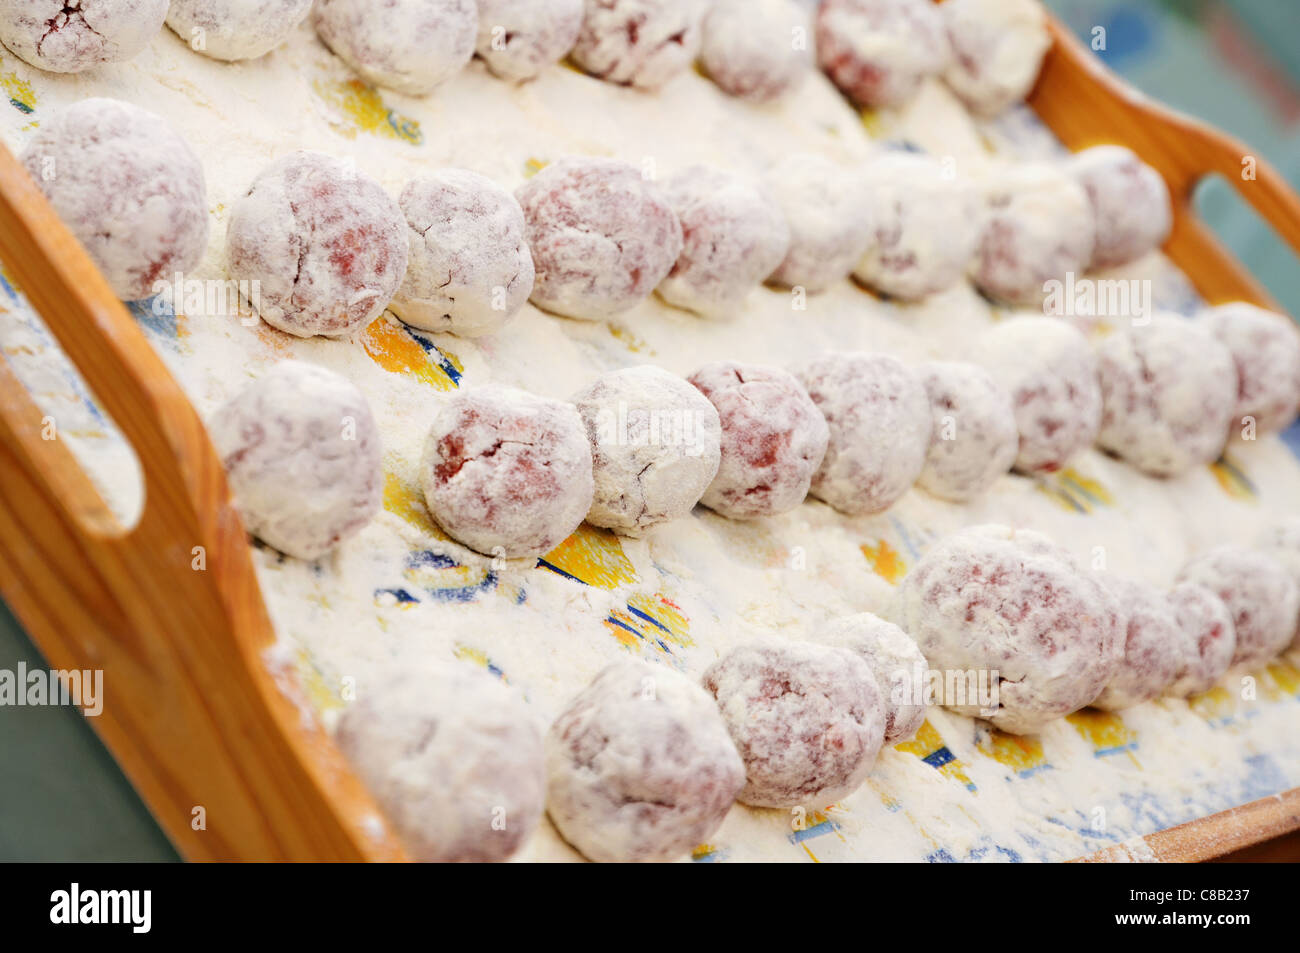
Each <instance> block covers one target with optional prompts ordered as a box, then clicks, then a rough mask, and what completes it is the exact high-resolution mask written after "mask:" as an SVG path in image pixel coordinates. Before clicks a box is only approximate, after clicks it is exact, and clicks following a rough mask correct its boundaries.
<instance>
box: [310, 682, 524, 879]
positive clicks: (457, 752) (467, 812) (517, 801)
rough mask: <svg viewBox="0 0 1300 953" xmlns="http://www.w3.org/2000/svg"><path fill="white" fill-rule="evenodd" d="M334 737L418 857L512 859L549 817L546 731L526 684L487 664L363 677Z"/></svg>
mask: <svg viewBox="0 0 1300 953" xmlns="http://www.w3.org/2000/svg"><path fill="white" fill-rule="evenodd" d="M335 736H336V738H337V739H338V743H339V748H340V749H342V751H343V753H344V755H346V756H347V758H348V760H349V761H351V762H352V765H353V767H355V768H356V771H357V774H358V775H359V776H360V777H361V780H362V781H363V782H364V783H365V785H366V787H367V788H368V789H369V790H370V793H371V794H372V795H373V796H374V798H375V800H376V801H378V802H379V806H380V808H382V810H383V812H384V814H385V815H386V816H387V818H388V819H389V821H390V822H391V823H392V825H393V827H394V828H395V829H396V831H397V835H398V836H399V837H400V838H401V839H402V842H403V843H404V844H405V846H406V848H407V850H408V851H409V852H410V854H411V856H412V857H413V858H414V859H415V860H417V861H422V862H425V863H452V862H471V863H473V862H478V863H482V862H488V861H499V860H505V859H507V858H508V857H509V856H510V855H511V854H513V853H514V852H515V851H517V850H518V849H519V848H520V847H521V846H522V845H523V843H524V842H525V841H526V840H528V838H529V836H530V835H531V834H532V832H533V831H534V830H536V828H537V824H538V822H539V821H540V820H541V817H542V809H543V805H544V800H545V792H546V771H545V763H544V752H543V747H542V736H541V732H539V731H538V730H537V725H536V723H535V722H534V719H533V715H532V713H531V712H530V711H529V710H528V705H527V704H526V703H525V702H524V701H523V699H522V698H520V697H519V695H518V693H517V692H515V691H514V690H512V689H510V688H507V687H506V686H505V685H504V684H502V683H501V682H499V681H498V680H497V679H495V678H493V677H492V676H491V675H488V674H486V673H484V672H480V671H476V670H474V669H471V668H469V667H468V666H464V665H456V666H442V667H438V668H433V667H430V668H428V669H423V670H418V671H402V670H398V671H397V672H396V675H395V677H394V678H393V680H392V681H390V682H385V683H382V684H378V683H370V684H367V683H363V684H361V685H360V686H359V689H358V697H357V700H356V701H355V702H353V703H352V704H351V705H350V706H348V708H347V709H346V710H345V711H344V712H343V715H342V717H341V718H340V719H339V724H338V729H337V731H336V735H335Z"/></svg>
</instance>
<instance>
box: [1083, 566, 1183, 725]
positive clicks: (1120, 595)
mask: <svg viewBox="0 0 1300 953" xmlns="http://www.w3.org/2000/svg"><path fill="white" fill-rule="evenodd" d="M1097 578H1098V580H1099V581H1100V582H1101V584H1102V585H1103V586H1105V587H1106V589H1107V590H1109V591H1110V593H1111V595H1113V596H1114V597H1115V598H1116V599H1117V600H1118V601H1119V607H1120V611H1121V612H1122V613H1123V614H1124V616H1125V617H1127V619H1128V629H1127V632H1126V635H1125V639H1124V661H1123V662H1122V663H1121V664H1120V666H1119V668H1118V669H1117V670H1116V672H1115V675H1114V677H1113V678H1111V680H1110V681H1109V682H1108V683H1107V684H1106V687H1105V688H1104V689H1103V690H1102V693H1101V694H1100V695H1098V696H1097V697H1096V698H1095V699H1093V702H1092V707H1093V708H1101V709H1103V710H1105V711H1120V710H1122V709H1125V708H1132V707H1133V706H1134V705H1140V704H1142V703H1143V702H1145V701H1150V700H1151V699H1153V698H1156V697H1157V696H1159V695H1160V693H1161V692H1163V691H1164V690H1165V689H1166V688H1168V687H1169V686H1170V685H1171V684H1172V683H1173V681H1174V679H1175V678H1176V677H1177V676H1178V672H1179V669H1180V667H1181V666H1182V665H1183V664H1184V663H1185V661H1186V659H1187V654H1188V651H1189V648H1190V638H1189V637H1188V635H1187V633H1186V632H1185V631H1184V629H1183V627H1182V626H1181V625H1180V624H1179V621H1178V617H1177V615H1176V614H1175V612H1174V605H1173V603H1172V602H1170V601H1169V598H1168V597H1167V596H1166V595H1165V594H1164V593H1163V592H1161V591H1160V590H1159V589H1156V588H1155V587H1154V586H1149V585H1147V584H1146V583H1144V582H1138V581H1137V580H1135V579H1125V578H1123V577H1122V576H1115V575H1113V574H1110V573H1099V574H1098V576H1097Z"/></svg>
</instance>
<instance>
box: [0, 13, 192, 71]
mask: <svg viewBox="0 0 1300 953" xmlns="http://www.w3.org/2000/svg"><path fill="white" fill-rule="evenodd" d="M166 16H167V0H0V42H3V43H4V45H5V46H6V47H7V48H8V49H9V52H11V53H13V54H14V55H15V56H17V57H18V58H19V59H20V60H22V61H23V62H24V63H28V64H30V65H32V66H35V67H36V68H37V69H43V70H47V71H49V72H51V73H80V72H82V71H83V70H88V69H93V68H94V67H96V66H99V65H100V64H102V63H121V62H122V61H124V60H129V59H131V58H132V57H133V56H135V55H136V54H137V53H139V52H140V51H141V50H143V49H144V48H145V47H146V46H148V45H149V41H150V40H152V39H153V38H154V37H155V36H157V35H158V31H159V30H161V29H162V25H163V20H164V19H165V18H166Z"/></svg>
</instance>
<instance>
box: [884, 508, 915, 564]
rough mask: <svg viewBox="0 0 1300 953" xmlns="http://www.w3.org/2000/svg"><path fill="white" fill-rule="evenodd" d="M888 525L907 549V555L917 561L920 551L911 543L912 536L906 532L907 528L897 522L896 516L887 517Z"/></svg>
mask: <svg viewBox="0 0 1300 953" xmlns="http://www.w3.org/2000/svg"><path fill="white" fill-rule="evenodd" d="M889 523H890V525H891V526H893V527H894V530H895V532H897V533H898V536H899V538H900V539H901V540H902V541H903V545H904V546H905V547H906V548H907V552H908V555H909V556H911V557H912V559H914V560H915V559H919V558H920V556H921V551H920V550H919V549H917V547H916V544H915V543H914V542H913V541H912V535H911V534H910V533H909V532H908V531H907V527H906V526H904V525H903V524H902V523H901V522H899V519H898V517H897V516H891V517H889Z"/></svg>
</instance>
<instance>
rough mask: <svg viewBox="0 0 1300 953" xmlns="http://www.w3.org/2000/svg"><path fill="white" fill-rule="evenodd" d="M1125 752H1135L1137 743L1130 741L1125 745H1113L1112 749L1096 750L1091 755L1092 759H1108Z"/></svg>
mask: <svg viewBox="0 0 1300 953" xmlns="http://www.w3.org/2000/svg"><path fill="white" fill-rule="evenodd" d="M1125 751H1137V742H1136V741H1130V742H1129V743H1128V744H1126V745H1115V746H1114V747H1113V748H1098V749H1097V750H1096V751H1094V752H1093V753H1092V756H1093V757H1094V758H1109V757H1110V756H1111V755H1116V754H1123V753H1124V752H1125Z"/></svg>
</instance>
